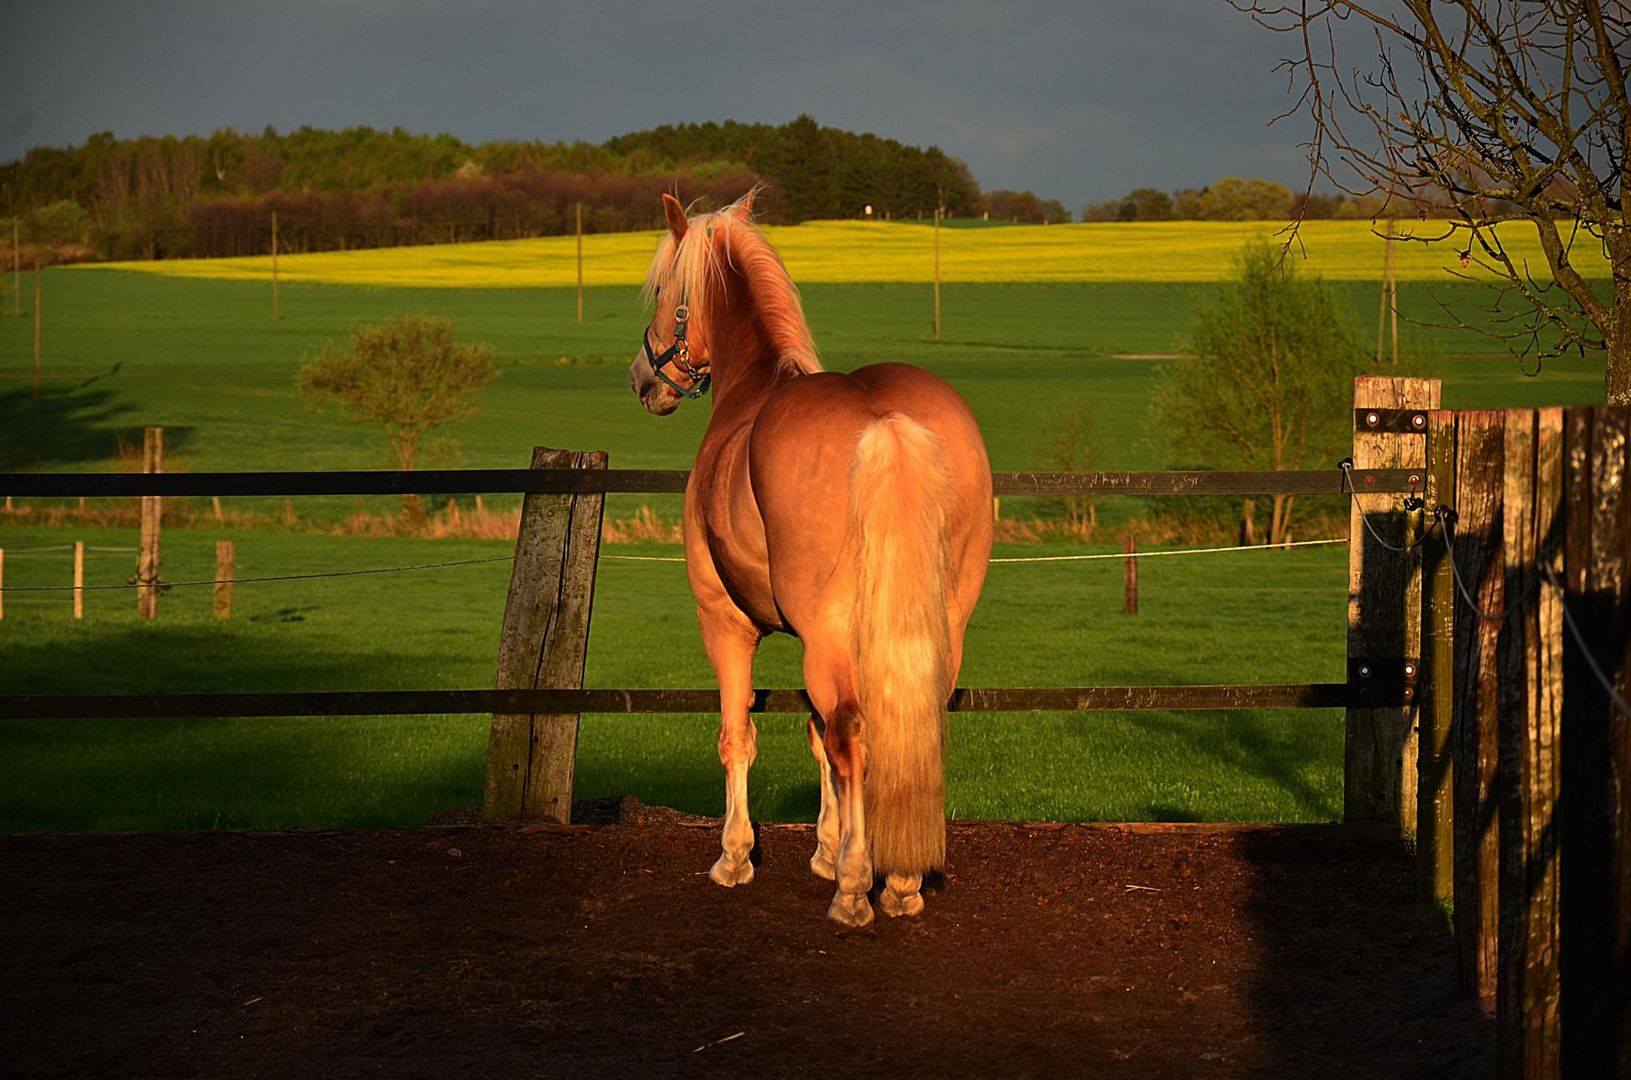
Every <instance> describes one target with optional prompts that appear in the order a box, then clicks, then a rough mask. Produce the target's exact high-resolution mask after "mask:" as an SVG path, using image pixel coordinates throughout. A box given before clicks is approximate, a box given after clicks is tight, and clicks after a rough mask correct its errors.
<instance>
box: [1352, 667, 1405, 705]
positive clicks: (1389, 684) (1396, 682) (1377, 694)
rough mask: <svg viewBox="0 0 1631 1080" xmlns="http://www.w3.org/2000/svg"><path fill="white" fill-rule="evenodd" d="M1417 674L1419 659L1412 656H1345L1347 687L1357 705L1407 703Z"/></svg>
mask: <svg viewBox="0 0 1631 1080" xmlns="http://www.w3.org/2000/svg"><path fill="white" fill-rule="evenodd" d="M1420 675H1421V660H1420V659H1418V658H1417V657H1414V656H1383V657H1360V656H1350V657H1348V690H1349V693H1350V694H1351V695H1352V698H1353V701H1354V703H1355V704H1358V705H1364V706H1368V707H1379V706H1383V705H1401V706H1402V705H1409V704H1411V703H1412V702H1413V701H1415V699H1416V684H1417V680H1418V678H1419V677H1420Z"/></svg>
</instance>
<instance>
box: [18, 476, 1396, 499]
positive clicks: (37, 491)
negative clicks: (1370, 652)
mask: <svg viewBox="0 0 1631 1080" xmlns="http://www.w3.org/2000/svg"><path fill="white" fill-rule="evenodd" d="M689 475H690V473H689V472H688V471H686V470H684V469H426V470H424V471H413V472H401V471H391V470H354V471H340V472H191V473H15V472H14V473H0V495H11V496H16V497H18V498H125V497H134V496H140V495H160V496H172V497H178V496H202V495H282V496H290V495H477V494H493V493H503V492H524V493H529V494H585V495H589V494H613V493H640V494H654V495H655V494H665V493H678V492H683V491H684V490H685V481H686V477H688V476H689ZM1352 476H1353V486H1354V489H1356V490H1358V491H1360V492H1362V493H1363V492H1376V493H1382V492H1394V493H1398V492H1410V491H1416V490H1419V489H1420V488H1421V486H1422V474H1421V470H1419V469H1354V470H1352ZM992 482H993V491H994V494H997V495H1041V496H1058V495H1325V494H1329V495H1340V494H1343V493H1345V492H1347V491H1348V487H1347V480H1346V477H1345V476H1344V474H1343V472H1342V470H1341V469H1308V470H1287V469H1283V470H1274V469H1267V470H1257V471H1251V472H1230V471H1224V470H1210V469H1208V470H1200V471H1188V472H1085V473H1077V472H998V473H993V474H992Z"/></svg>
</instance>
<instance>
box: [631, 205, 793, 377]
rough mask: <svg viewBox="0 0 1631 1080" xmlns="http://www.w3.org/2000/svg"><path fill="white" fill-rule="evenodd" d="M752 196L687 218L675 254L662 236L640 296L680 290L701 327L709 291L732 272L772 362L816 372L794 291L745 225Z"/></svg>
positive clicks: (769, 250) (670, 237)
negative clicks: (744, 287) (742, 284)
mask: <svg viewBox="0 0 1631 1080" xmlns="http://www.w3.org/2000/svg"><path fill="white" fill-rule="evenodd" d="M757 192H758V188H754V189H753V191H750V192H748V193H747V194H746V195H743V196H742V197H741V198H740V199H738V200H736V201H735V202H734V203H732V204H731V205H729V206H727V207H725V208H724V209H723V210H718V211H715V212H713V213H706V214H697V215H696V216H694V217H688V218H687V227H686V230H685V236H684V237H683V238H682V239H681V240H680V241H678V251H677V252H676V250H675V246H676V242H675V240H674V234H673V232H672V231H670V232H669V233H668V234H667V235H666V236H664V237H663V242H662V244H661V245H660V246H659V247H658V248H657V255H656V258H654V259H653V260H652V262H651V272H650V273H649V274H648V275H647V276H646V284H645V288H644V289H643V290H642V292H641V296H642V298H643V299H644V300H645V302H646V303H648V304H649V303H651V302H652V301H653V300H654V299H655V298H656V296H657V290H659V289H663V290H669V291H670V295H673V292H672V290H676V289H677V290H680V295H682V296H684V297H685V302H686V303H687V304H688V305H689V306H690V308H691V321H692V322H693V323H698V324H700V325H701V326H703V327H706V326H707V325H708V323H707V319H708V312H707V311H706V310H705V309H704V305H705V303H706V297H707V296H708V285H709V284H710V283H713V284H718V285H723V284H724V281H725V271H726V269H727V268H729V269H733V270H735V271H736V272H737V273H739V274H741V275H742V277H743V279H744V280H745V281H746V282H747V283H748V292H749V294H750V295H751V296H752V297H753V302H754V305H755V309H756V313H757V315H758V318H759V320H760V321H761V322H762V323H763V324H764V326H765V329H766V330H767V331H768V332H769V334H770V339H771V342H772V343H773V344H774V345H775V347H776V353H777V362H778V363H780V364H782V365H784V366H786V367H790V368H795V369H797V370H799V371H803V372H805V373H811V372H816V371H820V370H822V368H821V357H820V355H819V354H818V353H817V352H816V346H815V341H814V339H813V338H811V336H810V326H809V324H808V323H807V322H805V321H804V305H803V304H802V303H801V302H800V301H799V291H798V287H797V286H795V285H794V284H793V279H792V278H791V277H789V276H788V274H787V267H786V266H784V265H783V264H782V260H781V256H780V255H778V254H776V249H775V248H773V247H771V246H770V241H768V240H766V239H765V237H764V234H763V233H761V232H760V231H759V230H758V229H757V228H755V227H754V225H753V224H752V223H751V222H750V221H749V220H748V213H747V208H748V207H749V206H751V205H752V201H753V196H754V195H755V194H756V193H757ZM721 294H722V293H721Z"/></svg>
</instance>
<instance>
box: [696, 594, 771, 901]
mask: <svg viewBox="0 0 1631 1080" xmlns="http://www.w3.org/2000/svg"><path fill="white" fill-rule="evenodd" d="M698 621H699V622H700V623H701V625H702V643H703V645H704V646H706V647H707V650H708V659H709V660H710V661H711V662H712V663H713V667H714V674H715V676H716V677H717V678H718V679H719V763H720V764H721V765H723V766H724V767H725V827H724V830H723V832H722V834H721V838H720V846H721V847H722V848H723V849H724V850H723V852H722V854H721V855H720V856H719V859H718V861H716V862H715V863H714V865H713V869H711V870H709V871H708V876H709V877H710V878H712V879H713V880H714V882H715V883H716V884H719V885H724V886H725V887H726V888H729V887H731V886H733V885H746V884H747V883H748V882H750V881H752V880H753V862H752V860H751V856H752V854H753V819H752V818H751V817H750V816H749V815H748V769H749V768H750V767H752V765H753V761H754V759H755V758H756V757H758V754H759V731H758V728H757V727H755V726H754V723H753V720H752V718H751V717H749V716H748V707H749V706H750V705H752V704H753V654H754V652H755V651H756V650H757V649H758V647H759V635H758V634H757V632H755V631H754V630H753V629H752V628H751V627H748V626H744V625H742V624H741V623H740V622H738V621H737V620H734V619H729V618H726V617H722V616H719V615H715V614H712V613H710V612H707V611H704V610H702V609H700V608H699V609H698Z"/></svg>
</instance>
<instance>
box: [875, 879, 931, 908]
mask: <svg viewBox="0 0 1631 1080" xmlns="http://www.w3.org/2000/svg"><path fill="white" fill-rule="evenodd" d="M922 889H923V875H922V874H896V873H889V874H886V875H884V879H883V892H881V893H879V894H878V906H879V907H880V908H882V909H883V913H884V914H885V915H888V916H891V917H893V916H896V915H921V914H923V892H922Z"/></svg>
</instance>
